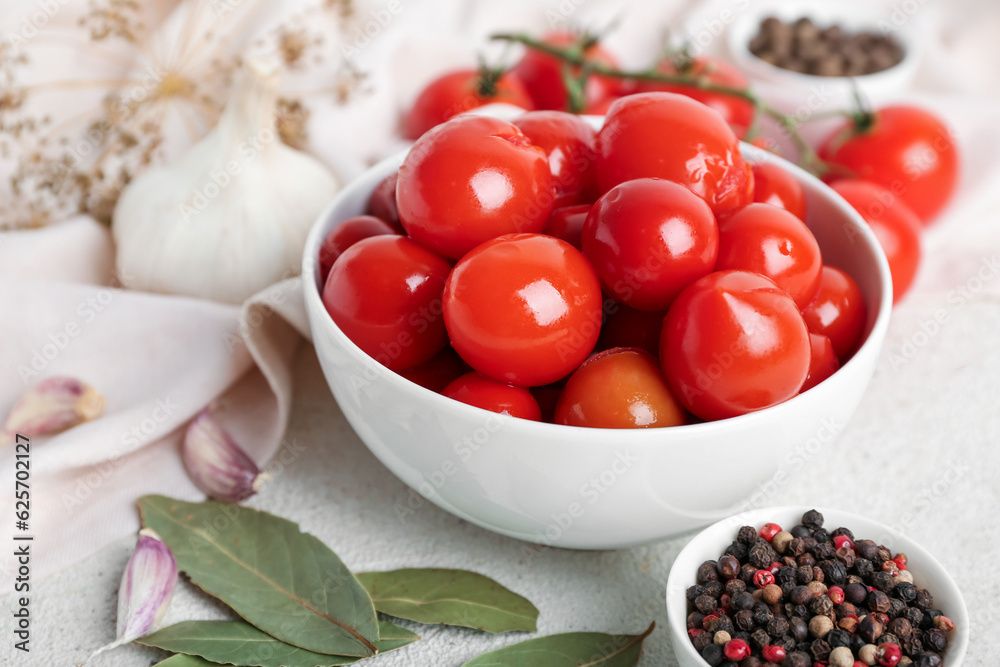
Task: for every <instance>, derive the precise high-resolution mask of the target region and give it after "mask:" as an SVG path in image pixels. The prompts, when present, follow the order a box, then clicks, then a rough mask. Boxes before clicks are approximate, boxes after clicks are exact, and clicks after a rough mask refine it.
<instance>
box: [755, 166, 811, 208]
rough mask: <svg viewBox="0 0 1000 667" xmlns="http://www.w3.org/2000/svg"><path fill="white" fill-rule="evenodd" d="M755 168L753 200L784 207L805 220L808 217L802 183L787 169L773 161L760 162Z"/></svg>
mask: <svg viewBox="0 0 1000 667" xmlns="http://www.w3.org/2000/svg"><path fill="white" fill-rule="evenodd" d="M751 168H752V169H753V200H754V201H755V202H758V203H761V204H770V205H771V206H777V207H778V208H783V209H785V210H786V211H788V212H789V213H791V214H792V215H794V216H795V217H796V218H798V219H799V220H802V221H803V222H804V221H805V219H806V194H805V191H803V190H802V185H801V184H800V183H799V182H798V181H797V180H795V177H794V176H792V175H791V173H789V172H788V171H787V170H785V169H782V168H781V167H779V166H778V165H777V164H775V163H773V162H758V163H756V164H754V165H752V166H751Z"/></svg>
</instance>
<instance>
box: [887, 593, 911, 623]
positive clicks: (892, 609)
mask: <svg viewBox="0 0 1000 667" xmlns="http://www.w3.org/2000/svg"><path fill="white" fill-rule="evenodd" d="M906 609H907V607H906V603H905V602H903V601H902V600H899V599H897V598H889V618H898V617H900V616H902V614H903V612H904V611H906Z"/></svg>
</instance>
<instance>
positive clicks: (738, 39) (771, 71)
mask: <svg viewBox="0 0 1000 667" xmlns="http://www.w3.org/2000/svg"><path fill="white" fill-rule="evenodd" d="M751 7H752V11H747V12H744V13H743V14H742V15H741V16H739V17H738V18H737V19H736V20H735V21H734V22H733V24H732V25H730V26H729V27H728V29H727V30H726V47H727V48H728V50H729V53H730V55H731V57H732V58H733V59H734V60H735V61H736V63H737V65H741V66H742V67H743V68H744V69H745V70H747V71H749V72H750V73H751V74H755V75H758V76H766V77H768V78H771V79H772V82H775V83H782V84H788V85H819V84H827V85H832V86H835V87H838V88H848V89H853V87H854V86H855V85H857V86H860V87H864V88H865V89H877V88H878V87H879V86H880V85H887V84H888V83H889V81H890V80H892V79H894V78H896V77H899V76H901V75H903V73H909V72H911V71H913V72H915V70H916V67H917V65H918V63H919V61H920V58H921V55H922V48H921V44H920V41H919V40H918V39H916V37H915V36H914V34H913V31H912V29H911V28H910V27H909V25H907V24H904V25H902V26H894V28H895V29H894V30H893V32H892V37H893V38H894V39H895V40H896V42H898V43H899V45H900V46H901V47H902V48H903V57H902V59H901V60H900V61H899V62H898V63H896V64H895V65H892V66H891V67H888V68H886V69H884V70H882V71H880V72H872V73H870V74H859V75H857V76H823V75H820V74H808V73H806V72H795V71H792V70H788V69H784V68H783V67H778V66H777V65H772V64H771V63H769V62H767V61H766V60H762V59H760V58H758V57H757V55H756V54H755V53H753V52H752V51H751V50H750V40H751V39H752V38H753V36H754V34H756V32H755V30H753V28H754V27H757V28H758V29H759V26H760V23H761V21H762V20H763V19H764V18H765V17H766V16H767V15H771V14H774V15H778V16H782V17H784V16H792V15H797V16H798V17H799V18H802V17H804V16H807V14H808V11H809V9H810V8H812V7H822V8H823V10H822V11H823V13H825V14H828V15H829V14H836V15H837V16H839V17H843V18H844V19H847V20H850V21H852V22H857V23H861V24H870V27H871V28H874V29H877V28H878V20H877V17H882V18H885V19H886V20H888V16H889V14H888V12H886V11H885V8H883V7H877V6H873V5H871V4H868V3H864V2H858V1H856V0H838V2H835V3H830V2H819V1H818V0H763V1H760V0H757V1H756V2H754V3H753V4H752V5H751ZM859 19H860V20H859ZM833 20H836V19H833ZM829 22H830V21H829V20H826V19H821V20H817V23H818V24H819V25H826V24H827V23H829ZM751 24H753V25H751ZM748 27H749V28H750V29H749V30H747V28H748ZM851 29H852V30H853V31H855V32H856V31H857V30H859V28H858V27H854V28H851ZM744 32H745V33H746V34H743V33H744ZM754 70H756V71H754Z"/></svg>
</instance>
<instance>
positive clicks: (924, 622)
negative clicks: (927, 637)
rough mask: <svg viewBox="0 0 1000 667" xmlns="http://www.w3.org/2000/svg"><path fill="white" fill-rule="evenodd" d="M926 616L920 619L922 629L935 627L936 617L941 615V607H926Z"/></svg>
mask: <svg viewBox="0 0 1000 667" xmlns="http://www.w3.org/2000/svg"><path fill="white" fill-rule="evenodd" d="M923 614H924V617H923V618H922V619H920V629H921V630H928V629H930V628H932V627H934V619H935V618H937V617H938V616H940V615H941V610H940V609H924V610H923Z"/></svg>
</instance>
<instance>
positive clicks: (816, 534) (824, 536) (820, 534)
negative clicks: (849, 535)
mask: <svg viewBox="0 0 1000 667" xmlns="http://www.w3.org/2000/svg"><path fill="white" fill-rule="evenodd" d="M812 538H813V539H814V540H816V541H817V542H833V538H832V537H830V533H828V532H827V531H826V529H825V528H817V529H816V530H814V531H813V534H812Z"/></svg>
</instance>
